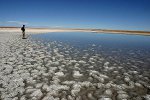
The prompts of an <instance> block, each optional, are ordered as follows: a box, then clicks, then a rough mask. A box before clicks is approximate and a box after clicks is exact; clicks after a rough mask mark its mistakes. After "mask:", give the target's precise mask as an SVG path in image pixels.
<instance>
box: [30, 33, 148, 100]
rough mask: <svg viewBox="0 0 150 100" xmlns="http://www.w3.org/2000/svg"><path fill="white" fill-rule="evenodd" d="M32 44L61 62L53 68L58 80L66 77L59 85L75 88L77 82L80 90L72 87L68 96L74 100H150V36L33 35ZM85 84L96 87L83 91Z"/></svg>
mask: <svg viewBox="0 0 150 100" xmlns="http://www.w3.org/2000/svg"><path fill="white" fill-rule="evenodd" d="M32 40H34V41H37V43H39V45H40V44H42V45H43V47H47V49H46V50H47V51H48V52H50V53H51V56H52V57H54V59H52V61H56V62H57V63H58V62H59V63H58V64H54V65H53V66H56V67H58V72H55V73H58V76H59V74H61V72H63V73H64V74H65V77H61V78H59V79H60V84H63V83H65V84H69V85H70V84H71V87H72V85H73V84H74V82H78V83H77V84H78V85H77V84H76V85H77V87H76V88H79V90H76V89H74V88H73V87H72V90H70V92H67V94H70V93H71V96H73V98H74V99H75V98H78V99H79V100H80V99H92V98H93V99H94V100H95V99H96V98H97V99H98V98H99V99H100V100H105V99H106V100H111V99H113V100H116V99H118V100H122V99H132V100H142V99H143V98H148V97H149V93H150V89H149V88H150V69H149V68H150V37H149V36H140V35H123V34H106V33H104V34H103V33H101V34H98V33H88V32H67V33H66V32H65V33H46V34H37V35H32ZM57 54H58V55H61V56H63V57H62V58H61V57H60V58H59V57H57V56H58V55H57ZM63 60H64V61H63ZM56 76H57V74H56ZM67 82H68V83H67ZM69 82H70V83H69ZM71 82H73V83H71ZM80 82H81V83H80ZM84 82H85V84H86V83H87V84H88V82H90V84H93V85H89V84H88V85H85V86H84V85H83V87H82V84H84ZM74 85H75V84H74ZM74 85H73V86H74ZM76 85H75V86H76ZM75 91H76V92H75ZM79 94H81V95H79ZM84 95H86V96H84Z"/></svg>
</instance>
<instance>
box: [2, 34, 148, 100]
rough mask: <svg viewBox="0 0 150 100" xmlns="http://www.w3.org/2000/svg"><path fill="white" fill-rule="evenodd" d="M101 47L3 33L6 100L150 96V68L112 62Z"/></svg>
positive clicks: (131, 99) (101, 99)
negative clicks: (82, 46) (101, 50)
mask: <svg viewBox="0 0 150 100" xmlns="http://www.w3.org/2000/svg"><path fill="white" fill-rule="evenodd" d="M95 46H96V45H94V44H93V45H91V48H88V49H86V50H82V51H80V50H78V49H77V48H74V47H72V46H71V45H68V44H65V43H62V42H58V41H51V42H48V43H44V42H43V41H41V40H38V39H37V40H36V39H32V38H31V37H30V35H28V39H25V40H23V39H21V35H20V33H6V32H5V33H0V100H150V69H144V68H143V69H141V70H139V69H138V67H137V66H135V65H133V64H132V63H128V64H127V67H123V66H124V64H118V63H117V62H110V61H108V60H107V59H105V57H103V56H102V55H101V54H100V53H96V52H94V48H95ZM89 52H90V53H89ZM139 63H142V62H139Z"/></svg>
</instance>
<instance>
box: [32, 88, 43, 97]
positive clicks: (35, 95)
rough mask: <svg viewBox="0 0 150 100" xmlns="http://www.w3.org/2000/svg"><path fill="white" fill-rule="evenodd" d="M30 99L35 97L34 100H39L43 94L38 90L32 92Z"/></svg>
mask: <svg viewBox="0 0 150 100" xmlns="http://www.w3.org/2000/svg"><path fill="white" fill-rule="evenodd" d="M30 96H31V97H36V99H40V98H41V97H42V96H43V93H42V92H41V90H40V89H38V90H36V91H34V92H33V93H32V94H31V95H30Z"/></svg>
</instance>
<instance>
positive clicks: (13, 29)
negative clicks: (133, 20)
mask: <svg viewBox="0 0 150 100" xmlns="http://www.w3.org/2000/svg"><path fill="white" fill-rule="evenodd" d="M0 32H21V30H20V28H18V27H0ZM26 32H27V33H28V32H32V33H48V32H93V33H111V34H131V35H148V36H149V35H150V32H149V31H131V30H108V29H77V28H26Z"/></svg>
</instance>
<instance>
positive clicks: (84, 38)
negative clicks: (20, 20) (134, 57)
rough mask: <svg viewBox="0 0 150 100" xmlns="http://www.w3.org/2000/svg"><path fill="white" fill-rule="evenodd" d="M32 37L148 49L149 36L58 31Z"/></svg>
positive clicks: (111, 46) (72, 42)
mask: <svg viewBox="0 0 150 100" xmlns="http://www.w3.org/2000/svg"><path fill="white" fill-rule="evenodd" d="M33 36H34V38H39V39H43V40H45V41H61V42H65V43H69V44H72V45H76V46H81V47H83V46H87V45H89V44H95V45H101V46H103V47H104V48H114V49H115V48H116V49H117V48H120V49H136V50H138V49H140V50H148V51H150V36H141V35H124V34H109V33H108V34H106V33H101V34H98V33H88V32H60V33H46V34H37V35H33Z"/></svg>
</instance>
